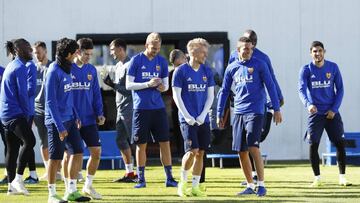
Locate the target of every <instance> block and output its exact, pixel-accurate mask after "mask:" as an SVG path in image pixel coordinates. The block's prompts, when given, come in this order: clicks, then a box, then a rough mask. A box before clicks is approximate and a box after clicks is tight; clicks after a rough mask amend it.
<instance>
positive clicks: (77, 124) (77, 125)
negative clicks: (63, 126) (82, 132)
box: [75, 119, 81, 129]
mask: <svg viewBox="0 0 360 203" xmlns="http://www.w3.org/2000/svg"><path fill="white" fill-rule="evenodd" d="M75 123H76V127H77V129H80V128H81V121H80V119H76V120H75Z"/></svg>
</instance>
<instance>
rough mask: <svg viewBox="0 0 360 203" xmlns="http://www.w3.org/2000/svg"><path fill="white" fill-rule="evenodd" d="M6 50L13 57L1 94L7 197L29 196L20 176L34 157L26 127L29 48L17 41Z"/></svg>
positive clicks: (29, 134)
mask: <svg viewBox="0 0 360 203" xmlns="http://www.w3.org/2000/svg"><path fill="white" fill-rule="evenodd" d="M6 49H7V52H8V53H11V55H12V56H13V57H15V58H14V60H13V61H11V62H10V63H9V64H8V66H7V68H6V69H5V71H4V73H3V77H2V81H1V91H0V92H1V93H0V118H1V122H2V123H3V125H4V129H5V139H6V144H7V152H6V157H5V165H6V170H7V174H8V191H7V194H8V195H16V194H24V195H29V192H28V190H27V189H26V188H25V186H24V181H23V174H24V170H25V168H26V165H27V163H28V161H29V160H30V158H31V157H32V156H35V155H34V146H35V137H34V134H33V132H32V130H31V128H30V126H29V125H28V120H29V117H30V107H29V103H30V101H29V100H30V99H29V96H28V84H27V79H28V68H27V67H26V66H25V64H26V62H28V61H30V60H32V48H31V46H30V44H29V42H28V41H26V40H25V39H22V38H20V39H16V40H13V41H8V42H7V43H6ZM21 145H22V147H21V148H20V146H21ZM19 149H20V151H19ZM18 159H19V163H18V167H17V171H16V164H17V160H18Z"/></svg>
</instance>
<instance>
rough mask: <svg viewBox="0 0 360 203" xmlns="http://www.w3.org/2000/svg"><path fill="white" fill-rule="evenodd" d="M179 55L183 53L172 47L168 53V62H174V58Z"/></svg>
mask: <svg viewBox="0 0 360 203" xmlns="http://www.w3.org/2000/svg"><path fill="white" fill-rule="evenodd" d="M181 55H184V56H185V54H184V52H182V51H181V50H180V49H174V50H172V51H171V52H170V54H169V61H170V63H172V64H174V62H175V60H176V59H178V58H179V57H180V56H181Z"/></svg>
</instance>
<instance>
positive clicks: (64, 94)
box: [45, 62, 78, 132]
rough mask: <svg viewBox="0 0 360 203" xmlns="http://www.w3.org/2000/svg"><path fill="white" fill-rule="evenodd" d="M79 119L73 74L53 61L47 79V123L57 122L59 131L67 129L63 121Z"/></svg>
mask: <svg viewBox="0 0 360 203" xmlns="http://www.w3.org/2000/svg"><path fill="white" fill-rule="evenodd" d="M72 119H78V115H77V113H76V110H75V108H74V99H73V92H72V79H71V74H67V73H65V72H64V71H63V70H62V69H61V67H60V66H59V65H58V64H57V62H53V63H52V64H51V65H50V67H49V69H48V72H47V74H46V79H45V124H46V125H50V124H52V123H53V124H55V126H56V128H57V129H58V132H62V131H64V130H66V129H65V127H64V125H63V123H64V122H66V121H69V120H72Z"/></svg>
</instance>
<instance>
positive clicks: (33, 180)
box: [24, 176, 39, 184]
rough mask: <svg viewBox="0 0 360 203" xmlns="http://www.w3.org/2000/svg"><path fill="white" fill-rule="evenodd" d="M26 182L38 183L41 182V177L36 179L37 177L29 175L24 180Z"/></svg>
mask: <svg viewBox="0 0 360 203" xmlns="http://www.w3.org/2000/svg"><path fill="white" fill-rule="evenodd" d="M24 183H25V184H38V183H39V178H36V179H35V178H33V177H31V176H29V177H27V178H26V179H25V180H24Z"/></svg>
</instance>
